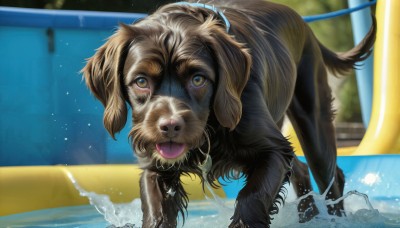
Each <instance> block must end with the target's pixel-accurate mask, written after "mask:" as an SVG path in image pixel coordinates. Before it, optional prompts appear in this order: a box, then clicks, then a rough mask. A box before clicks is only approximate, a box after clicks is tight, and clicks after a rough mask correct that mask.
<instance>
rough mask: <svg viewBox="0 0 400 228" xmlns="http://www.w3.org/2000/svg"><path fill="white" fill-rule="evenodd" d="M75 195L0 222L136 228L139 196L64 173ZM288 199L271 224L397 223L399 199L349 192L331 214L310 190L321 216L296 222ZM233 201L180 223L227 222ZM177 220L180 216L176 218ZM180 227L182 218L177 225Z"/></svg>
mask: <svg viewBox="0 0 400 228" xmlns="http://www.w3.org/2000/svg"><path fill="white" fill-rule="evenodd" d="M69 178H70V180H71V181H72V183H73V184H74V186H75V188H76V189H77V190H78V191H79V193H80V195H81V196H83V197H87V198H88V199H89V201H90V204H91V205H87V206H75V207H64V208H56V209H48V210H40V211H33V212H28V213H22V214H17V215H12V216H4V217H0V224H2V226H1V227H68V228H69V227H71V228H72V227H82V228H94V227H109V228H111V227H127V228H128V227H129V228H133V227H140V226H141V219H142V212H141V209H140V208H141V203H140V200H139V199H135V200H133V201H132V202H130V203H124V204H115V203H113V202H111V200H110V198H109V197H108V196H107V195H101V194H96V193H94V192H88V191H86V190H85V189H83V188H82V187H81V186H80V185H79V183H78V182H77V181H76V180H75V179H74V178H73V176H72V175H71V174H70V175H69ZM287 188H288V190H289V193H288V198H287V200H286V201H287V203H285V205H284V206H283V207H282V208H281V209H280V213H279V214H278V215H276V216H275V217H274V219H273V221H272V227H288V228H289V227H293V228H295V227H296V228H297V227H321V228H322V227H324V228H325V227H400V207H399V201H398V199H397V200H396V199H393V200H382V199H381V200H379V199H378V200H369V199H368V197H367V195H365V194H362V193H359V192H357V191H349V192H348V193H347V194H345V195H344V196H343V197H342V199H339V200H344V203H345V208H346V214H347V216H346V217H336V216H331V215H329V214H327V213H325V212H326V204H330V203H334V202H330V201H325V194H326V193H325V194H322V195H320V194H317V193H314V192H312V193H310V194H312V195H313V197H314V199H315V201H316V204H317V205H318V208H319V210H320V212H321V213H320V215H318V216H316V217H315V218H314V219H312V220H311V221H309V222H307V223H298V216H297V205H298V203H299V201H300V199H296V198H295V196H294V193H293V190H292V189H291V187H290V186H287ZM233 208H234V201H233V200H223V199H218V200H214V199H213V200H211V199H210V200H207V201H195V202H190V203H189V209H188V211H189V212H188V217H187V219H186V222H185V224H184V227H196V228H197V227H199V228H201V227H207V228H209V227H216V228H219V227H227V226H228V225H229V221H230V217H231V216H232V214H233ZM180 221H181V220H180ZM178 227H182V222H180V224H179V225H178Z"/></svg>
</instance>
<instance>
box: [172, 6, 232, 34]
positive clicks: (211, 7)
mask: <svg viewBox="0 0 400 228" xmlns="http://www.w3.org/2000/svg"><path fill="white" fill-rule="evenodd" d="M175 4H177V5H187V6H193V7H201V8H205V9H209V10H212V11H214V12H215V13H216V14H217V15H218V16H220V17H221V18H222V20H223V21H224V23H225V25H226V32H229V29H230V28H231V23H229V21H228V18H226V16H225V14H224V13H223V12H222V11H221V10H220V9H218V8H217V7H215V6H214V5H212V6H211V5H207V4H205V3H190V2H177V3H175Z"/></svg>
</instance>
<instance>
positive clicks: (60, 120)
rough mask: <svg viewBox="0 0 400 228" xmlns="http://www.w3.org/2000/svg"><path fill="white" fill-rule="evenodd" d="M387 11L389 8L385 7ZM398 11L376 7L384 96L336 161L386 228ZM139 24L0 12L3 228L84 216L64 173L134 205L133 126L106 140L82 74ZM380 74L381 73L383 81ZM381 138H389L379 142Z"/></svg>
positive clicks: (102, 17) (116, 16)
mask: <svg viewBox="0 0 400 228" xmlns="http://www.w3.org/2000/svg"><path fill="white" fill-rule="evenodd" d="M388 4H393V5H392V7H389V8H386V7H387V5H388ZM396 4H397V5H396ZM399 9H400V4H399V3H398V2H395V3H390V1H384V0H380V1H379V3H378V8H377V10H378V15H377V18H378V38H377V45H376V48H375V58H376V57H378V58H376V59H378V60H375V71H374V74H375V75H381V76H382V77H380V78H378V77H375V79H374V80H375V81H374V83H375V84H376V85H379V86H381V88H380V89H374V91H375V92H378V94H377V95H376V96H375V97H378V98H379V99H380V100H379V101H376V99H378V98H375V97H374V108H373V112H372V116H371V119H372V120H371V122H370V127H369V128H368V130H367V134H366V136H365V137H366V138H364V140H363V141H362V143H361V146H360V147H359V148H344V149H341V150H339V154H340V155H341V156H339V158H338V162H339V166H340V167H341V168H342V169H343V170H344V173H345V175H346V181H347V184H346V187H345V192H347V191H351V190H357V191H358V192H362V193H365V194H367V195H368V196H369V199H370V201H371V202H372V206H373V207H374V208H375V209H378V210H379V211H380V212H381V213H384V214H389V215H390V218H391V220H390V221H391V222H389V223H382V224H389V225H388V226H389V227H397V226H399V227H400V225H399V224H400V175H399V171H397V170H398V166H399V164H400V155H399V154H398V153H399V151H400V150H399V149H400V137H399V134H400V132H399V121H400V110H399V105H398V101H397V99H395V96H394V95H393V94H394V92H393V90H394V91H396V90H395V88H400V82H399V80H398V79H397V80H393V78H395V76H398V75H400V71H399V65H398V64H394V63H395V60H396V61H397V62H398V60H399V59H400V53H399V52H400V50H398V49H395V48H390V45H394V46H395V45H397V47H398V46H399V43H400V38H399V37H397V38H396V37H395V38H393V36H391V35H390V34H393V33H394V34H399V28H397V27H396V26H394V25H392V24H393V23H392V24H391V23H389V22H390V21H392V22H393V21H395V18H397V20H398V19H400V14H399V13H400V12H399ZM385 10H392V11H393V12H392V14H390V15H391V17H392V18H389V19H390V20H389V19H388V18H384V17H383V15H385V12H387V11H385ZM386 15H387V14H386ZM143 16H145V15H142V14H123V13H98V12H83V11H52V10H32V9H17V8H10V7H0V50H1V61H0V111H1V118H0V166H2V167H1V168H0V227H33V226H30V225H29V224H22V225H18V221H23V219H22V217H21V216H23V215H26V214H27V213H28V214H29V213H44V214H43V215H54V214H57V213H61V214H64V215H65V214H66V213H67V212H66V211H61V212H60V211H58V210H63V209H62V208H69V209H71V206H72V209H71V210H72V211H75V212H78V213H81V212H82V211H85V210H86V209H87V208H86V209H85V205H88V204H89V201H88V199H87V198H85V197H82V196H80V195H79V194H80V193H79V191H78V190H77V188H76V186H74V184H73V183H72V182H71V179H70V175H72V176H73V177H74V179H75V180H76V181H77V182H78V183H79V185H80V186H81V187H82V188H83V189H84V190H86V191H88V192H95V193H97V194H106V195H109V197H110V199H111V200H112V201H113V202H116V203H122V202H125V203H126V202H131V201H132V200H133V199H135V198H138V197H139V187H138V179H139V175H140V170H139V169H138V167H137V166H136V165H135V161H136V159H135V157H134V156H133V154H132V149H131V148H130V145H129V143H128V139H127V135H128V132H129V128H130V126H129V124H128V125H127V127H126V128H125V129H124V130H122V131H121V133H120V134H119V135H118V137H117V142H116V141H114V140H112V139H111V137H109V136H108V134H107V132H106V131H105V129H104V128H103V126H102V113H103V107H102V106H101V104H100V102H98V101H95V99H94V98H93V96H91V95H90V93H89V91H88V89H87V88H86V86H85V85H84V83H83V81H82V78H81V76H80V75H79V70H80V69H81V68H82V67H83V66H84V64H85V58H87V57H90V56H91V55H92V54H93V53H94V50H95V49H96V48H98V47H99V46H100V45H101V44H102V43H103V42H104V40H105V39H106V38H107V37H108V36H109V35H111V34H112V32H113V31H114V30H115V28H116V27H115V26H116V25H117V23H118V22H124V23H131V22H133V21H135V20H137V19H139V18H141V17H143ZM386 17H387V16H386ZM388 20H389V22H388ZM384 23H385V24H384ZM383 25H385V26H383ZM385 29H387V30H389V31H390V32H389V31H386V30H385ZM393 30H394V31H393ZM396 32H397V33H396ZM384 42H386V43H384ZM387 42H389V43H387ZM384 44H385V45H384ZM385 51H386V52H385ZM390 51H391V52H390ZM379 59H381V60H382V61H379ZM383 60H384V61H383ZM388 64H389V65H388ZM379 69H385V70H386V71H385V75H384V74H382V72H380V71H379ZM377 73H378V74H377ZM382 85H385V86H386V87H382ZM382 88H383V89H382ZM382 103H384V104H389V105H390V106H393V107H394V109H393V108H392V109H389V110H388V109H387V108H386V106H385V105H382ZM375 104H379V105H375ZM396 107H397V108H396ZM393 110H394V111H393ZM388 121H389V125H391V126H390V127H387V126H386V125H388V123H387V122H388ZM128 122H129V121H128ZM375 122H376V123H375ZM390 123H391V124H390ZM396 126H397V127H396ZM385 129H388V130H385ZM385 134H386V135H389V136H390V137H389V138H392V140H391V141H387V140H386V141H384V142H382V141H381V140H380V137H382V135H385ZM382 143H383V144H382ZM294 144H296V143H294ZM376 145H379V148H384V150H378V149H376ZM368 148H371V150H373V151H370V150H366V149H368ZM298 151H300V149H298ZM374 151H376V152H374ZM299 153H300V155H301V151H300V152H299ZM365 154H367V155H365ZM300 158H301V159H303V160H304V158H303V157H300ZM198 179H199V178H196V177H193V176H192V177H185V179H184V182H185V183H186V184H185V188H186V190H187V191H188V192H189V194H190V199H191V200H192V201H195V202H200V205H201V204H202V203H201V202H203V201H204V200H205V196H204V194H203V193H202V188H201V185H200V183H199V180H198ZM225 184H226V185H223V186H222V187H221V188H220V189H218V190H216V194H217V195H218V196H219V197H222V198H225V199H227V200H228V201H229V200H231V201H232V200H233V199H234V198H235V197H236V195H237V192H238V191H239V189H240V187H241V186H242V184H243V182H242V181H238V182H233V183H225ZM81 193H82V192H81ZM208 196H209V197H210V194H209V193H208ZM198 200H202V201H198ZM138 208H140V207H138ZM211 208H213V207H211ZM43 210H44V211H43ZM52 210H55V211H52ZM138 210H139V209H138ZM194 211H196V210H194ZM89 214H90V213H89ZM190 214H191V212H190V210H189V216H190ZM206 214H207V213H206ZM90 215H92V214H90ZM198 216H199V218H200V217H202V216H203V217H204V214H201V213H200V215H198ZM72 217H73V216H72ZM21 219H22V220H21ZM227 219H229V217H227ZM278 220H279V219H278ZM57 224H58V225H57ZM60 224H61V225H60ZM53 225H54V226H61V227H63V225H62V223H57V222H55V224H53ZM103 225H107V223H104V224H103ZM35 226H37V227H45V226H41V225H40V224H39V225H37V224H36V225H35ZM50 226H51V225H50ZM46 227H49V225H48V224H47V225H46ZM71 227H76V224H75V225H71ZM82 227H90V225H89V226H85V225H82ZM93 227H95V226H93Z"/></svg>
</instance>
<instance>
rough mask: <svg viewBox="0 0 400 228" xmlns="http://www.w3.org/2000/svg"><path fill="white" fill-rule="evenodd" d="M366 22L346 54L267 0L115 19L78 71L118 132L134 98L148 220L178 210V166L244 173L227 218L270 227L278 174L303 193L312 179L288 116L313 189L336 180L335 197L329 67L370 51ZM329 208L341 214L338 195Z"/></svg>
mask: <svg viewBox="0 0 400 228" xmlns="http://www.w3.org/2000/svg"><path fill="white" fill-rule="evenodd" d="M373 22H374V23H373V26H372V27H371V29H370V31H369V33H368V34H367V35H366V37H365V38H364V39H363V41H362V42H361V43H360V44H358V45H357V46H356V47H354V48H353V49H351V50H350V51H348V52H345V53H335V52H333V51H331V50H329V49H328V48H326V47H325V46H323V45H322V44H321V43H320V42H319V41H318V40H317V38H316V37H315V35H314V34H313V32H312V31H311V29H310V27H309V26H308V25H307V24H306V23H305V22H304V21H303V19H302V18H301V17H300V16H299V15H298V14H297V13H296V12H295V11H293V10H292V9H290V8H289V7H287V6H284V5H280V4H276V3H270V2H266V1H262V0H252V1H241V0H231V1H229V0H221V1H215V2H210V3H207V2H206V3H200V2H195V3H186V2H180V3H171V4H167V5H165V6H163V7H161V8H159V9H158V10H156V11H155V12H154V13H153V14H151V15H149V16H148V17H146V18H144V19H142V20H140V21H138V22H136V23H134V24H131V25H126V24H121V25H120V28H119V29H118V30H117V31H116V32H115V33H114V34H113V35H112V36H111V37H109V39H108V40H107V41H106V42H105V44H104V45H103V46H101V47H100V48H99V49H98V50H97V51H96V53H95V54H94V55H93V56H92V57H90V58H89V59H88V61H87V64H86V66H85V67H84V68H83V69H82V72H83V75H84V79H85V81H86V84H87V86H88V87H89V89H90V90H91V92H92V93H93V94H94V96H95V97H96V98H97V99H98V100H100V101H101V102H102V104H103V105H104V107H105V110H104V126H105V128H106V129H107V130H108V132H109V133H110V135H111V136H112V137H113V138H114V137H115V134H116V133H118V132H119V131H120V130H121V129H122V128H123V127H124V125H125V124H126V122H127V109H128V105H129V106H130V107H131V108H132V119H133V127H132V129H131V131H130V133H129V137H130V139H131V141H132V145H133V147H134V151H135V154H136V155H137V157H138V162H139V164H140V167H141V168H142V169H143V173H142V174H141V179H140V189H141V201H142V211H143V227H175V226H176V225H177V215H178V214H179V213H181V215H182V218H184V217H185V211H186V208H187V204H188V196H187V193H186V192H185V191H184V189H183V187H182V183H181V181H180V176H181V175H185V174H188V173H195V174H198V175H199V176H200V178H201V179H202V181H203V183H204V182H205V181H208V182H209V183H211V185H212V186H214V187H216V185H217V183H216V180H217V178H219V177H224V178H228V179H230V178H236V177H237V175H236V174H237V173H239V172H240V173H241V175H242V176H244V177H245V179H246V181H245V186H244V187H243V188H242V189H241V191H240V192H239V194H238V196H237V199H236V204H235V211H234V214H233V216H232V218H231V220H232V221H231V224H230V227H269V225H270V221H271V215H273V214H275V213H277V212H278V204H280V203H283V202H282V201H283V199H284V189H283V187H282V186H283V184H285V183H287V182H289V181H291V182H292V183H293V187H294V189H295V191H296V193H297V195H298V196H302V195H305V194H307V193H308V192H310V191H311V189H312V187H311V183H310V178H309V173H308V166H307V165H306V164H304V163H302V162H300V161H299V160H298V159H297V157H296V156H295V154H294V152H293V148H292V147H291V145H290V143H289V141H288V140H287V138H285V137H284V136H283V135H282V133H281V131H280V128H281V126H282V120H283V118H284V116H285V115H287V116H288V117H289V119H290V121H291V123H292V124H293V126H294V128H295V131H296V133H297V135H298V137H299V140H300V142H301V146H302V148H303V150H304V154H305V157H306V160H307V163H308V165H309V168H310V169H311V171H312V174H313V176H314V178H315V180H316V183H317V185H318V188H319V190H320V192H324V191H325V190H327V188H328V186H329V184H330V182H331V180H334V182H333V184H332V186H331V187H330V189H329V194H328V195H327V198H328V199H332V200H335V199H338V198H339V197H341V196H342V194H343V188H344V182H345V180H344V175H343V172H342V170H341V169H340V168H339V167H338V166H337V164H336V153H337V152H336V144H335V130H334V126H333V124H332V120H333V118H334V117H333V116H334V114H333V111H332V107H331V106H332V95H331V89H330V88H329V85H328V82H327V71H328V70H329V71H330V72H332V73H334V74H344V73H347V72H348V71H350V70H351V69H353V68H354V67H356V66H357V63H358V62H360V61H362V60H364V59H366V58H367V57H368V56H369V55H370V53H371V49H372V47H373V44H374V40H375V34H376V22H375V19H373ZM203 188H204V185H203ZM309 205H311V206H309ZM298 211H299V219H300V221H307V220H309V219H310V218H312V217H313V216H315V215H316V214H318V209H317V208H316V207H315V206H314V205H313V199H312V198H311V197H308V198H305V199H303V201H302V203H301V204H299V206H298ZM328 212H329V213H330V214H332V215H338V216H342V215H343V203H342V202H340V203H337V204H336V205H334V206H329V207H328Z"/></svg>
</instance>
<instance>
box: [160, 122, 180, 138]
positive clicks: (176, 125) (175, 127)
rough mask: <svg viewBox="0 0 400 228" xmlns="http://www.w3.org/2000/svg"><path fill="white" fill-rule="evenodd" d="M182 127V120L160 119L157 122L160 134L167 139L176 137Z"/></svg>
mask: <svg viewBox="0 0 400 228" xmlns="http://www.w3.org/2000/svg"><path fill="white" fill-rule="evenodd" d="M183 125H184V122H183V119H182V118H167V119H161V120H160V121H159V122H158V126H159V129H160V131H161V133H162V134H163V135H164V136H166V137H168V138H174V137H177V136H178V135H179V134H180V132H181V130H182V128H183Z"/></svg>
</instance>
